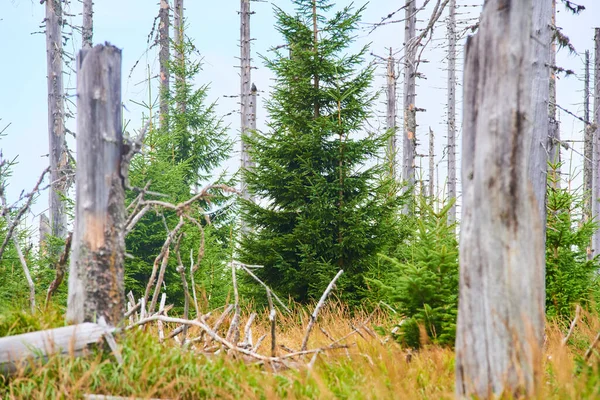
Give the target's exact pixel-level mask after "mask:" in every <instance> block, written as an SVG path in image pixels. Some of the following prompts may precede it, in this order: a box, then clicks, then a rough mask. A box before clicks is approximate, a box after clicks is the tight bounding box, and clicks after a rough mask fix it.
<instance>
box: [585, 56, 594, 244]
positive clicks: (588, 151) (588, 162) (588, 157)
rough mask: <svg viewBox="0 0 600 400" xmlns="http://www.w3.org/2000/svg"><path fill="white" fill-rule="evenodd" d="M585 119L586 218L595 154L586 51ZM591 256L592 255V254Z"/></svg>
mask: <svg viewBox="0 0 600 400" xmlns="http://www.w3.org/2000/svg"><path fill="white" fill-rule="evenodd" d="M583 84H584V87H583V119H584V120H585V123H584V127H583V128H584V138H583V142H584V148H583V156H584V159H583V190H584V191H585V199H586V201H585V209H586V218H591V216H592V200H591V199H592V198H591V191H592V175H593V173H592V159H593V158H594V153H593V151H594V150H593V148H594V145H593V129H592V126H591V123H590V52H589V50H586V51H585V74H584V79H583ZM590 255H591V253H590Z"/></svg>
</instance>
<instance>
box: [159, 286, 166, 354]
mask: <svg viewBox="0 0 600 400" xmlns="http://www.w3.org/2000/svg"><path fill="white" fill-rule="evenodd" d="M166 301H167V294H166V293H164V292H163V294H162V296H161V297H160V307H159V308H158V313H159V314H160V313H162V312H163V311H164V309H165V302H166ZM157 324H158V341H159V342H160V343H162V342H163V341H164V340H165V331H164V329H163V323H162V321H160V320H159V321H158V322H157Z"/></svg>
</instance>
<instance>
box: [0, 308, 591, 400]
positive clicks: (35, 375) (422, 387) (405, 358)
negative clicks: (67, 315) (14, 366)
mask: <svg viewBox="0 0 600 400" xmlns="http://www.w3.org/2000/svg"><path fill="white" fill-rule="evenodd" d="M248 314H249V313H245V318H244V319H243V321H242V326H243V324H244V323H245V320H246V318H247V315H248ZM278 317H279V321H278V327H279V329H278V343H281V344H284V345H286V346H287V347H290V348H294V349H298V348H299V347H300V343H301V342H302V338H303V336H304V326H305V324H302V322H301V321H303V320H304V321H307V318H308V313H307V312H306V311H302V310H297V311H295V312H294V314H293V315H289V316H278ZM365 318H366V316H365V315H354V316H352V317H351V316H350V314H349V312H348V310H347V309H345V308H344V307H343V306H340V305H333V306H329V307H326V308H325V309H324V310H323V311H322V314H321V316H320V319H319V324H318V325H319V327H320V328H323V330H324V331H325V332H326V333H323V332H322V331H321V330H320V329H319V328H318V327H317V328H316V329H315V330H314V331H313V335H312V336H311V341H310V346H309V347H310V348H315V347H319V346H325V345H328V344H329V343H330V342H331V341H330V339H328V337H327V336H331V337H333V338H339V337H342V336H344V335H346V334H347V333H349V332H350V331H352V329H353V328H352V325H354V326H357V325H359V324H360V323H361V321H364V320H365ZM582 320H583V321H582V323H580V324H579V326H578V328H577V329H576V331H575V334H574V335H573V336H572V337H571V340H570V344H569V345H568V346H562V344H561V341H562V338H563V333H564V332H565V331H566V329H565V327H563V326H559V325H558V324H556V323H549V324H548V329H547V337H548V339H547V342H546V357H545V376H544V385H543V388H542V393H541V394H540V397H539V398H541V399H561V400H562V399H594V398H600V379H599V377H600V376H599V374H598V368H597V366H598V364H597V361H594V363H593V364H591V365H589V364H588V363H586V362H584V361H583V357H582V355H583V354H584V353H585V351H586V349H587V347H588V346H589V343H590V342H591V340H593V338H594V336H595V335H596V333H597V332H598V331H599V330H600V320H599V319H598V318H597V317H596V316H592V315H589V314H584V317H583V318H582ZM62 324H63V322H62V315H61V312H60V310H51V311H50V312H48V313H45V314H43V315H42V314H41V313H39V315H36V316H35V317H32V316H31V315H29V314H27V313H24V312H10V313H7V314H4V316H2V317H0V332H1V334H2V335H4V334H7V333H10V334H16V333H18V332H26V331H30V330H36V329H43V328H47V327H51V326H57V325H58V326H59V325H62ZM392 324H393V321H392V320H391V319H390V318H389V317H387V316H385V315H383V314H380V315H376V316H375V317H374V318H373V320H372V321H371V327H370V329H361V330H360V334H354V335H352V336H350V337H349V338H348V340H346V344H348V345H350V347H349V348H348V349H337V350H333V351H329V352H326V353H320V354H319V356H318V358H317V360H316V362H315V364H314V366H313V367H312V368H308V367H307V363H308V361H309V360H310V357H311V356H307V358H306V359H305V360H303V361H302V362H300V363H298V365H297V367H295V368H290V369H285V370H277V371H274V370H273V369H272V368H271V367H270V366H268V365H258V364H255V363H252V362H248V360H242V359H240V358H236V357H234V356H232V355H226V354H216V355H204V354H198V353H197V352H195V351H193V350H191V349H181V348H180V346H178V345H177V344H176V343H175V342H174V341H172V340H171V341H169V342H166V343H165V344H159V343H158V340H157V339H158V337H157V331H156V325H153V326H150V327H148V328H147V330H146V331H143V330H138V329H134V330H132V331H129V332H127V333H125V334H122V335H121V336H119V337H118V338H117V341H118V343H119V345H120V346H121V351H122V355H123V359H124V363H123V365H122V366H119V365H118V364H117V363H116V362H115V360H114V357H113V356H112V355H111V354H110V352H103V351H100V349H95V350H91V351H90V353H89V354H88V355H87V356H86V357H80V358H72V357H65V356H54V357H51V358H50V359H49V360H48V361H47V362H46V363H41V362H34V361H32V360H30V361H29V362H28V363H27V365H26V367H24V368H21V369H20V370H19V372H18V373H17V374H16V375H14V376H13V377H11V378H10V380H6V379H5V378H2V377H0V396H2V398H6V399H50V398H52V399H77V398H83V395H84V394H91V393H93V394H106V395H114V396H136V397H141V398H150V397H153V398H182V399H198V398H223V399H399V398H406V399H452V398H454V353H453V351H452V350H451V349H447V348H440V347H434V346H429V347H425V348H424V349H422V350H420V351H418V352H410V351H409V350H407V349H403V348H401V347H400V346H399V345H398V344H397V343H395V342H393V341H387V342H383V340H384V339H385V337H383V336H380V335H377V334H375V333H374V332H373V328H374V327H375V326H384V327H387V328H389V327H390V326H391V325H392ZM253 327H254V329H253V336H254V338H255V339H256V338H258V337H260V336H261V335H263V334H266V333H267V332H268V330H269V325H268V318H267V313H266V312H265V313H264V314H261V315H259V318H258V319H257V321H256V323H255V325H253ZM34 328H35V329H34ZM171 328H172V327H171ZM222 329H225V328H222ZM196 334H198V332H197V331H196V330H194V329H192V330H191V331H190V336H191V337H193V336H195V335H196ZM269 348H270V340H269V338H268V337H267V339H266V340H265V341H264V342H263V343H262V345H261V349H260V352H261V353H262V354H267V353H268V352H269ZM280 351H281V352H282V354H284V352H283V350H280ZM595 357H596V355H593V356H592V360H596V359H595Z"/></svg>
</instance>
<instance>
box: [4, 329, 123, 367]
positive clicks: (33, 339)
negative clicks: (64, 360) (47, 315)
mask: <svg viewBox="0 0 600 400" xmlns="http://www.w3.org/2000/svg"><path fill="white" fill-rule="evenodd" d="M110 331H112V329H107V328H105V327H102V326H100V325H98V324H93V323H83V324H78V325H71V326H65V327H63V328H56V329H48V330H44V331H38V332H31V333H24V334H22V335H15V336H8V337H3V338H0V374H4V375H7V374H11V373H12V372H14V371H15V370H16V369H17V368H18V367H19V365H20V363H21V362H22V361H24V360H25V359H28V358H34V359H38V358H47V357H48V356H50V355H53V354H65V355H66V354H78V353H80V352H81V351H82V350H83V349H85V348H86V347H87V346H88V345H90V344H94V343H97V342H98V341H99V340H100V339H101V338H102V336H103V335H104V334H105V333H106V332H110Z"/></svg>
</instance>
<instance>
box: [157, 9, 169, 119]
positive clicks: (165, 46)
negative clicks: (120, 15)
mask: <svg viewBox="0 0 600 400" xmlns="http://www.w3.org/2000/svg"><path fill="white" fill-rule="evenodd" d="M159 19H160V22H159V27H158V35H159V39H158V45H159V47H160V50H159V53H158V63H159V64H160V110H159V111H160V114H159V118H160V127H161V129H166V128H167V119H168V118H167V116H168V114H169V80H170V79H169V59H170V55H169V48H170V43H169V41H170V40H171V37H170V36H169V0H160V11H159Z"/></svg>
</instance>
